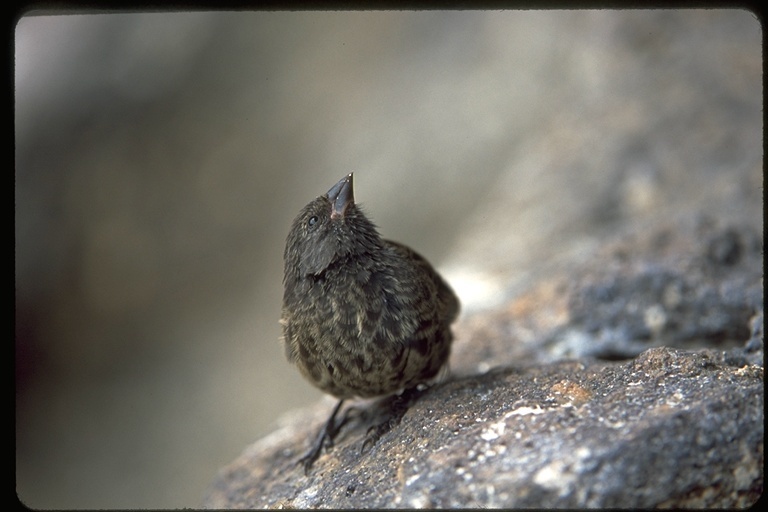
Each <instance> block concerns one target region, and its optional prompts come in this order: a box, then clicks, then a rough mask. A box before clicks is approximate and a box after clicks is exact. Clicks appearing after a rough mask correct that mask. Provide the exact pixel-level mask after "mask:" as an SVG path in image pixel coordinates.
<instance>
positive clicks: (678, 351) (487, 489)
mask: <svg viewBox="0 0 768 512" xmlns="http://www.w3.org/2000/svg"><path fill="white" fill-rule="evenodd" d="M761 269H762V242H761V238H760V236H759V235H758V234H757V232H756V231H755V230H754V229H753V228H752V227H750V225H749V224H746V223H745V224H743V225H733V224H730V225H721V224H720V223H718V222H714V221H711V220H708V219H702V218H699V217H692V218H688V219H687V220H685V219H683V220H680V219H677V220H675V221H670V222H669V223H668V224H662V225H658V226H655V227H653V228H652V229H645V230H642V231H638V232H637V233H629V234H625V235H623V236H622V237H620V238H617V239H616V240H613V241H609V242H608V243H606V244H605V245H604V246H603V248H602V249H601V250H600V251H598V252H597V253H596V254H595V255H594V257H593V258H590V259H589V260H588V262H587V263H582V264H580V265H574V266H572V267H569V268H563V269H562V270H561V272H560V273H558V274H556V275H552V276H550V277H548V278H546V279H543V280H542V281H541V282H539V283H536V284H535V285H534V286H532V287H531V289H529V290H528V291H527V292H525V293H523V294H521V295H520V296H519V297H516V298H514V299H513V300H511V301H510V302H508V303H506V304H504V305H502V306H501V307H499V308H497V309H495V310H493V311H489V312H478V313H475V314H472V315H469V316H467V317H465V318H463V319H462V320H461V321H460V322H459V324H458V325H457V326H456V331H457V341H456V345H455V350H454V353H453V355H452V359H451V364H452V367H453V372H452V377H450V378H449V379H447V380H446V381H445V382H443V383H440V384H436V385H434V386H433V387H431V388H429V389H427V390H425V391H424V392H423V394H422V395H421V396H419V397H418V398H416V399H415V400H414V401H413V403H412V404H411V406H410V408H409V409H408V411H407V412H406V414H405V415H404V417H403V418H402V420H401V421H400V423H399V424H397V425H395V426H393V428H392V429H391V430H390V431H389V432H388V433H387V434H385V435H384V436H383V437H382V438H381V439H380V440H379V441H378V443H377V444H376V445H375V446H373V447H372V448H371V449H370V450H368V451H366V453H362V454H361V447H362V445H363V440H364V438H365V435H366V432H367V430H368V428H369V427H370V426H372V425H376V424H378V423H380V422H381V421H382V420H383V419H384V418H386V411H387V409H388V401H389V400H391V398H390V399H384V400H379V401H375V402H369V403H367V404H363V403H359V404H352V405H353V406H352V407H349V406H347V407H348V409H347V410H348V413H347V414H348V418H349V421H348V422H347V424H346V425H345V426H344V427H343V429H342V431H341V433H340V435H339V437H338V438H337V441H336V446H334V447H333V448H332V449H330V450H328V451H326V452H325V453H324V454H323V455H322V456H321V457H320V458H319V459H318V461H317V462H316V463H315V466H314V467H313V469H312V471H311V472H310V474H309V475H308V476H305V475H304V473H303V471H302V468H301V467H300V466H299V465H297V464H296V462H297V459H298V458H299V457H300V456H301V455H302V453H303V452H304V451H305V450H307V449H308V447H309V444H310V442H311V440H312V439H314V436H315V435H316V433H317V431H318V429H319V428H320V426H321V425H322V423H323V421H324V420H325V419H326V417H327V415H328V414H329V412H330V409H331V406H332V404H331V402H330V400H328V401H326V402H323V403H322V404H319V405H318V406H317V407H315V408H313V409H312V410H311V411H304V412H302V413H299V414H297V415H295V416H294V417H293V418H288V419H286V422H287V423H286V425H285V426H283V427H282V428H280V429H279V430H277V431H276V432H274V433H273V434H272V435H270V436H268V437H266V438H264V439H262V440H260V441H258V442H256V443H255V444H253V445H252V446H250V447H249V448H248V449H247V450H246V451H245V452H244V453H243V454H242V455H241V456H240V457H239V458H238V459H236V460H235V461H234V462H232V463H231V464H229V465H228V466H227V467H225V468H224V469H222V470H221V472H220V474H219V475H218V477H217V479H216V481H215V482H214V483H213V485H212V486H211V488H210V489H209V490H208V493H207V495H206V498H205V506H206V507H212V508H255V507H290V508H304V507H329V508H348V507H353V508H363V507H365V508H368V507H374V508H384V507H407V508H422V507H430V508H431V507H446V508H447V507H504V508H516V507H536V508H549V507H628V508H640V507H642V508H646V507H744V506H749V505H750V504H752V503H754V502H755V501H756V500H757V499H758V497H759V496H760V495H761V493H762V489H763V466H764V455H763V438H764V415H763V401H764V378H763V374H764V368H763V356H764V353H763V342H762V337H763V298H762V283H761V272H762V271H761ZM693 347H709V348H697V349H693Z"/></svg>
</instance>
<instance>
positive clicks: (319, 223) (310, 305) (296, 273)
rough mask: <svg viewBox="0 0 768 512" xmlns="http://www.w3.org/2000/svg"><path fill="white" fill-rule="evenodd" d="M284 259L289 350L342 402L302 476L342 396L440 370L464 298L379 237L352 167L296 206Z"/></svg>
mask: <svg viewBox="0 0 768 512" xmlns="http://www.w3.org/2000/svg"><path fill="white" fill-rule="evenodd" d="M283 260H284V261H283V262H284V274H283V302H282V311H281V317H280V324H281V326H282V341H283V346H284V349H285V355H286V357H287V359H288V361H289V362H290V363H293V364H295V365H296V367H297V368H298V370H299V372H300V373H301V374H302V375H303V376H304V377H305V378H306V380H308V381H309V382H310V383H311V384H313V385H314V386H316V387H317V388H319V389H320V390H322V391H324V392H325V393H327V394H330V395H332V396H334V397H336V398H337V399H339V401H338V403H337V404H336V406H335V408H334V409H333V411H332V413H331V415H330V417H329V418H328V421H327V422H326V424H325V426H324V427H323V428H322V429H321V431H320V433H319V436H318V438H317V440H316V442H315V443H314V445H313V446H312V447H311V448H310V450H309V451H308V452H307V453H306V454H305V455H304V456H303V457H302V458H301V459H300V460H299V462H300V463H302V464H303V465H304V470H305V474H308V473H309V471H310V468H311V466H312V464H313V463H314V462H315V460H316V459H317V458H318V457H319V455H320V452H321V451H322V449H323V447H324V446H325V445H326V444H328V445H329V446H333V440H334V438H335V436H336V434H337V433H338V430H339V429H340V427H341V425H342V424H343V422H340V423H338V424H337V423H336V421H335V418H336V416H337V414H338V412H339V410H340V409H341V407H342V404H343V403H344V401H345V400H348V399H353V398H373V397H385V396H390V395H396V394H397V393H398V392H400V393H402V394H403V395H405V394H406V393H405V392H406V391H412V390H415V389H417V387H419V386H421V385H423V384H428V383H430V382H432V381H434V380H435V378H436V377H437V376H438V374H440V375H441V376H442V375H443V374H444V373H445V371H444V370H446V368H447V363H448V359H449V356H450V350H451V343H452V340H453V335H452V332H451V328H450V325H451V323H453V322H454V320H456V318H457V316H458V314H459V310H460V303H459V299H458V298H457V296H456V294H455V293H454V291H453V290H452V289H451V287H450V286H449V284H448V283H447V282H446V281H445V280H444V279H443V278H442V277H441V276H440V274H438V273H437V271H436V270H435V269H434V268H433V267H432V265H431V264H430V263H429V262H428V261H427V260H426V259H425V258H424V257H423V256H421V255H420V254H419V253H417V252H416V251H414V250H413V249H411V248H409V247H407V246H406V245H403V244H401V243H398V242H394V241H391V240H385V239H383V238H382V237H381V236H380V234H379V232H378V228H377V227H376V225H375V224H374V223H373V222H371V221H370V220H369V219H368V217H367V216H366V215H365V213H364V212H363V210H362V209H361V208H360V206H359V205H358V204H356V203H355V197H354V190H353V173H349V174H347V175H346V176H344V177H343V178H342V179H341V180H339V181H338V182H337V183H336V184H335V185H333V186H332V187H331V188H330V190H328V192H327V193H326V194H323V195H320V196H318V197H317V198H315V199H314V200H312V201H311V202H310V203H309V204H307V205H306V206H305V207H304V208H303V209H302V210H301V211H300V212H299V214H298V215H297V216H296V218H295V219H294V220H293V222H292V224H291V228H290V230H289V232H288V236H287V237H286V244H285V250H284V253H283ZM402 412H404V411H402ZM390 423H391V422H390ZM382 425H383V424H382ZM382 425H380V426H379V428H378V429H377V432H378V435H380V434H381V433H382V432H384V431H385V430H386V426H384V427H383V428H382ZM377 438H378V437H374V438H372V439H367V440H366V443H364V444H363V447H364V448H365V446H366V444H367V443H368V442H369V441H372V442H373V443H375V441H376V439H377Z"/></svg>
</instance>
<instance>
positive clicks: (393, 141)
mask: <svg viewBox="0 0 768 512" xmlns="http://www.w3.org/2000/svg"><path fill="white" fill-rule="evenodd" d="M761 44H762V33H761V28H760V24H759V22H758V21H757V19H756V17H755V16H754V15H753V14H752V13H750V12H749V11H743V10H706V11H704V10H684V11H627V10H622V11H507V12H471V11H462V12H353V13H351V12H312V13H301V12H290V13H288V12H226V13H207V12H206V13H149V14H142V13H130V14H128V13H125V14H101V15H66V16H57V15H50V13H49V15H37V14H36V13H34V12H32V13H28V14H27V15H25V16H23V17H21V18H20V19H19V20H18V23H17V25H16V28H15V68H14V69H15V166H16V167H15V246H16V260H15V280H16V287H15V296H16V304H15V382H16V491H17V495H18V497H19V498H20V499H21V501H22V502H23V503H24V504H26V505H27V506H29V507H32V508H94V509H105V508H179V507H197V506H199V505H200V503H201V499H202V496H203V493H204V491H205V488H206V486H207V485H208V484H209V483H210V482H211V481H212V480H213V477H214V475H215V474H216V471H217V470H218V469H219V468H220V467H222V466H224V465H225V464H227V463H228V462H230V461H231V460H232V459H234V458H235V457H236V456H237V455H238V454H240V452H241V451H242V450H243V449H244V448H245V447H246V446H247V445H248V444H250V443H252V442H254V441H255V440H257V439H258V438H260V437H262V436H264V435H266V434H267V433H269V432H270V431H272V430H274V429H275V428H276V426H277V424H278V418H279V417H280V416H281V415H282V414H284V413H286V412H287V411H290V410H292V409H295V408H298V407H302V406H305V405H308V404H311V403H314V402H317V400H318V399H319V398H320V397H321V396H322V394H321V393H320V392H319V391H316V390H315V389H314V388H312V387H311V386H310V385H309V384H308V383H306V382H305V381H304V380H303V379H302V378H301V376H300V375H299V373H298V372H297V371H296V370H295V368H293V367H291V366H290V365H289V364H288V363H287V362H286V360H285V358H284V355H283V350H282V347H281V344H280V341H279V336H280V330H279V324H278V318H279V316H280V302H281V297H282V283H281V279H282V252H283V244H284V240H285V235H286V234H287V232H288V228H289V226H290V223H291V221H292V220H293V218H294V216H295V215H296V214H297V213H298V211H299V210H300V209H301V208H302V207H303V206H304V205H305V204H306V203H307V202H309V201H310V200H311V199H313V198H314V197H316V196H317V195H319V194H322V193H325V192H326V191H327V190H328V188H329V187H330V186H331V185H333V184H334V183H335V182H336V181H337V180H339V179H340V178H341V177H342V176H343V175H345V174H346V173H348V172H351V171H354V172H355V195H356V198H357V199H358V200H359V202H361V203H362V204H363V207H364V208H365V210H366V211H367V212H368V214H369V216H370V217H371V218H372V219H373V220H374V222H376V223H377V224H378V226H379V227H380V230H381V232H382V233H383V234H384V235H385V236H386V237H388V238H393V239H396V240H399V241H402V242H404V243H406V244H409V245H411V246H413V247H414V248H416V249H417V250H418V251H419V252H421V253H422V254H424V255H425V256H426V257H427V258H428V259H430V260H431V261H433V262H434V263H435V264H436V265H437V266H438V268H439V269H441V271H442V272H443V273H444V274H445V275H446V277H447V278H448V279H449V281H450V282H451V283H452V284H453V285H454V287H455V288H456V290H457V292H458V294H459V296H460V297H461V299H462V302H463V306H464V309H463V313H462V314H463V315H468V314H472V312H473V311H478V310H482V309H483V308H489V307H492V306H493V305H494V304H496V303H498V302H499V301H500V300H503V299H504V298H505V297H509V296H510V295H513V294H514V293H516V290H520V289H521V288H522V287H524V286H525V285H526V283H528V282H530V280H531V279H535V278H536V276H537V275H541V274H542V273H543V272H546V269H547V268H551V265H557V264H558V262H559V261H562V260H564V259H573V258H574V257H576V258H578V257H588V255H589V254H590V250H591V249H592V248H594V247H595V246H596V245H597V244H599V242H600V240H601V239H602V238H603V237H604V236H605V235H606V234H608V233H611V232H612V231H614V230H616V229H618V227H619V226H624V225H627V224H628V223H632V224H636V225H642V222H644V221H646V220H647V219H649V218H652V217H653V216H659V215H666V216H673V215H675V213H676V212H678V211H681V210H686V211H690V210H695V211H701V212H702V213H705V214H707V215H711V216H713V217H715V218H718V219H724V220H726V221H727V220H728V219H738V220H741V221H743V220H745V219H746V220H747V221H749V222H752V223H754V224H755V226H756V227H757V228H758V229H759V232H760V233H762V206H761V197H762V187H763V178H762V107H763V105H762V72H763V69H762V54H761ZM330 404H331V402H330V401H329V407H328V408H329V410H330Z"/></svg>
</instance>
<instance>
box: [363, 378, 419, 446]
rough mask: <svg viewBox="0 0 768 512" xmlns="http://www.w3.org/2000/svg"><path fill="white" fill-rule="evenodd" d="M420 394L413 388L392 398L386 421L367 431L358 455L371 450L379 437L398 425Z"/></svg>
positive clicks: (417, 389) (415, 387) (416, 388)
mask: <svg viewBox="0 0 768 512" xmlns="http://www.w3.org/2000/svg"><path fill="white" fill-rule="evenodd" d="M420 394H421V390H419V388H418V387H417V386H414V387H412V388H408V389H406V390H404V391H403V392H402V393H400V394H399V395H396V396H394V397H392V399H391V400H390V401H389V411H388V417H387V419H386V420H385V421H383V422H381V423H379V424H378V425H373V426H372V427H370V428H369V429H368V432H367V433H366V435H365V441H363V446H362V447H361V448H360V453H365V452H366V450H367V449H370V448H372V447H373V445H375V444H376V442H377V441H378V440H379V439H380V438H381V436H383V435H384V434H386V433H387V432H389V431H390V430H391V429H392V427H394V426H396V425H398V424H399V423H400V420H402V419H403V416H404V415H405V412H406V411H407V410H408V408H409V407H410V406H411V403H412V402H413V400H414V399H415V398H416V397H418V396H419V395H420Z"/></svg>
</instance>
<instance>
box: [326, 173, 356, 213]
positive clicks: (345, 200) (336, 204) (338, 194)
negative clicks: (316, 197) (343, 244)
mask: <svg viewBox="0 0 768 512" xmlns="http://www.w3.org/2000/svg"><path fill="white" fill-rule="evenodd" d="M325 196H326V197H327V198H328V199H329V200H330V201H331V218H332V219H335V218H337V217H343V216H344V213H345V212H346V211H347V207H348V206H349V205H351V204H353V203H354V202H355V194H354V192H353V190H352V173H349V174H347V175H346V176H344V177H343V178H342V179H341V180H339V182H338V183H337V184H335V185H334V186H332V187H331V190H329V191H328V193H327V194H326V195H325Z"/></svg>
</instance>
